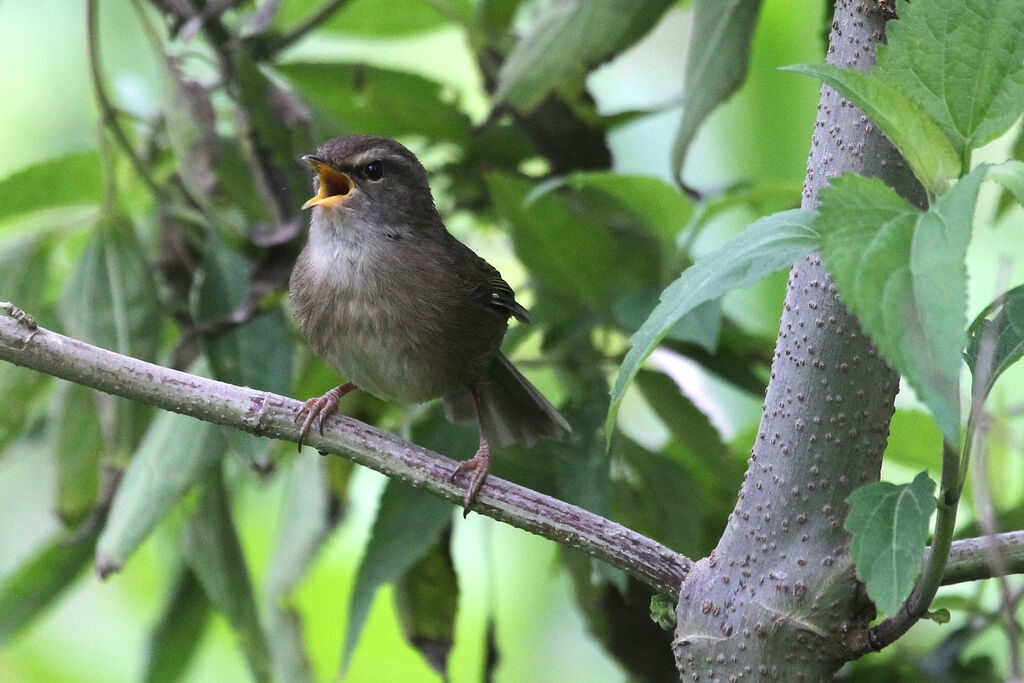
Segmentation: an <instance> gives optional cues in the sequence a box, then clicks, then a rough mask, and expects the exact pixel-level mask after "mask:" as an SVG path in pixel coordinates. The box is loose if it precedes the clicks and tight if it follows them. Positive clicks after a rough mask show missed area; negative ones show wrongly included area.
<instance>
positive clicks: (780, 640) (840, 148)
mask: <svg viewBox="0 0 1024 683" xmlns="http://www.w3.org/2000/svg"><path fill="white" fill-rule="evenodd" d="M885 20H886V15H885V14H884V13H883V12H882V11H881V10H880V9H879V6H878V4H877V3H876V2H875V1H874V0H838V1H837V2H836V6H835V15H834V22H833V24H832V32H831V34H830V36H829V50H828V58H827V61H828V62H829V63H831V64H836V65H839V66H843V67H851V68H856V69H860V70H863V71H866V70H867V69H868V68H869V67H870V65H871V64H872V63H873V62H874V54H875V46H876V45H877V44H878V43H880V42H881V41H882V39H883V36H884V28H885ZM845 171H854V172H857V173H860V174H861V175H865V176H872V177H879V178H882V179H883V180H885V181H886V182H887V183H888V184H889V185H891V186H892V187H893V188H894V189H895V190H896V191H897V192H898V193H899V194H900V195H901V196H903V197H904V198H906V199H908V200H909V201H911V202H913V203H915V204H917V205H918V206H923V205H924V202H925V201H926V196H925V193H924V191H923V189H922V188H921V186H920V184H919V183H917V181H916V180H915V179H914V177H913V175H912V174H911V172H910V171H909V169H908V168H907V165H906V163H905V161H904V160H903V159H902V158H901V157H900V155H899V154H898V152H897V151H896V150H895V149H894V148H893V147H892V145H891V144H890V143H889V142H888V141H887V140H886V139H885V138H884V137H883V136H882V135H881V134H880V133H879V132H878V130H877V129H875V128H874V127H873V126H871V125H870V123H869V121H868V119H867V117H866V116H864V114H863V113H862V112H861V111H860V110H858V109H857V108H855V107H854V106H853V105H851V104H850V103H849V102H847V101H845V100H843V99H842V98H840V97H839V96H838V95H837V94H836V93H835V91H833V90H832V89H831V88H828V87H823V88H822V90H821V96H820V101H819V105H818V119H817V121H816V122H815V128H814V133H813V136H812V142H811V154H810V158H809V160H808V166H807V177H806V181H805V184H804V196H803V202H802V206H803V208H806V209H815V208H816V207H817V192H818V190H819V189H820V188H821V187H822V186H824V185H825V184H827V183H828V180H829V179H830V178H831V177H834V176H836V175H839V174H840V173H843V172H845ZM898 381H899V377H898V375H897V374H896V373H895V372H893V371H892V370H891V369H890V368H889V367H888V366H887V365H886V364H885V362H884V361H883V360H882V359H881V358H880V357H879V355H878V353H877V351H876V350H875V348H874V347H873V346H872V344H871V342H870V340H869V339H868V338H867V337H866V336H865V335H864V334H863V333H862V332H861V330H860V327H859V325H858V322H857V320H856V318H854V317H853V316H852V315H851V314H850V313H849V312H848V311H847V310H846V308H845V307H844V306H843V304H842V302H841V301H840V300H839V296H838V294H837V292H836V289H835V286H834V285H833V283H832V281H831V279H830V277H829V275H828V273H827V272H826V270H825V268H824V266H823V265H822V262H821V258H820V256H818V255H812V256H811V257H809V258H808V259H806V260H805V261H803V262H801V263H798V264H797V265H795V266H794V267H793V269H792V271H791V273H790V279H789V284H788V288H787V295H786V301H785V310H784V311H783V314H782V319H781V322H780V330H779V337H778V341H777V344H776V349H775V357H774V359H773V362H772V374H771V381H770V382H769V385H768V390H767V393H766V396H765V404H764V409H763V415H762V419H761V426H760V429H759V432H758V437H757V440H756V443H755V444H754V448H753V452H752V454H751V457H750V462H749V466H748V469H747V474H746V479H745V481H744V484H743V487H742V489H741V490H740V493H739V500H738V502H737V504H736V507H735V508H734V510H733V513H732V515H731V516H730V519H729V523H728V525H727V527H726V530H725V533H724V534H723V536H722V538H721V540H720V542H719V544H718V547H717V548H716V549H715V551H714V552H713V553H712V554H711V556H710V557H709V558H706V559H704V560H701V561H700V562H697V563H696V564H695V565H694V567H693V569H692V571H690V572H689V573H688V574H687V576H686V579H685V580H684V582H683V587H682V591H681V597H680V601H679V605H678V609H677V629H676V638H675V641H674V643H673V645H674V649H675V654H676V664H677V666H678V668H679V671H680V673H681V674H682V675H683V676H684V677H686V678H690V677H694V678H697V677H704V676H706V678H707V680H723V681H724V680H736V679H738V678H740V677H743V676H747V675H749V674H750V673H751V672H753V671H759V672H760V673H761V675H762V676H772V677H776V678H785V679H786V680H823V679H827V678H830V677H831V676H832V675H833V674H834V673H835V672H836V671H837V670H838V669H839V667H840V666H842V664H843V663H844V662H845V661H847V660H849V659H852V658H854V657H856V656H857V655H858V654H859V653H861V652H864V651H865V648H867V647H868V646H869V645H868V626H869V624H870V621H871V619H872V618H873V617H874V612H875V611H874V607H873V605H872V604H871V602H870V601H869V600H868V599H867V596H866V595H865V593H864V590H863V586H862V585H861V584H860V583H859V582H858V581H857V578H856V574H855V571H854V566H853V563H852V561H851V560H850V557H849V543H850V536H849V534H848V533H847V532H846V531H845V529H844V528H843V521H844V520H845V518H846V514H847V512H848V509H849V506H848V505H847V504H846V502H845V501H846V498H847V497H848V496H849V495H850V493H851V492H852V491H853V490H854V489H855V488H857V487H858V486H860V485H862V484H865V483H868V482H871V481H877V480H878V478H879V472H880V467H881V461H882V454H883V452H884V450H885V445H886V440H887V437H888V431H889V421H890V420H891V418H892V413H893V399H894V398H895V395H896V392H897V390H898V386H899V384H898ZM783 666H784V667H785V669H784V670H783V668H782V667H783ZM783 671H784V673H783Z"/></svg>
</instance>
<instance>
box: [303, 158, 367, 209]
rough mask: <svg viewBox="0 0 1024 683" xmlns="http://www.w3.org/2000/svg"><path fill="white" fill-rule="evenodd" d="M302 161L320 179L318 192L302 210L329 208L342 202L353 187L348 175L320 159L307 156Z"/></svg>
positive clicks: (353, 184)
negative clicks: (311, 168) (306, 162)
mask: <svg viewBox="0 0 1024 683" xmlns="http://www.w3.org/2000/svg"><path fill="white" fill-rule="evenodd" d="M302 159H303V161H308V162H309V165H310V166H312V167H313V170H314V171H316V174H317V176H318V177H319V178H320V191H319V192H317V194H316V196H315V197H312V198H310V199H309V200H307V201H306V203H305V204H303V205H302V208H303V209H308V208H310V207H311V206H329V205H331V204H334V203H335V202H339V201H344V199H345V198H346V197H347V196H348V195H349V193H350V192H351V191H352V188H354V187H355V183H353V182H352V178H350V177H349V176H348V174H345V173H342V172H341V171H339V170H337V169H336V168H334V167H333V166H331V165H330V164H328V163H327V162H326V161H324V160H323V159H321V158H320V157H317V156H313V155H312V154H307V155H306V156H304V157H302Z"/></svg>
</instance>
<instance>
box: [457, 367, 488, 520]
mask: <svg viewBox="0 0 1024 683" xmlns="http://www.w3.org/2000/svg"><path fill="white" fill-rule="evenodd" d="M470 393H472V394H473V406H474V407H475V408H476V421H477V424H478V425H479V426H480V448H478V449H477V451H476V455H474V456H473V457H472V458H470V459H469V460H466V461H464V462H461V463H459V466H458V467H456V468H455V471H454V472H452V481H455V479H456V478H458V476H459V475H460V474H462V473H463V472H472V475H471V476H470V478H469V486H467V487H466V496H465V498H463V499H462V501H463V511H462V516H463V517H466V516H467V515H469V511H470V509H471V508H472V507H473V502H474V501H475V500H476V495H477V493H479V492H480V488H481V487H482V486H483V485H484V480H485V479H486V478H487V471H488V469H490V466H491V448H490V446H489V445H488V444H487V435H486V434H485V433H484V418H483V406H482V405H481V404H480V394H479V392H478V390H477V388H476V386H472V387H470Z"/></svg>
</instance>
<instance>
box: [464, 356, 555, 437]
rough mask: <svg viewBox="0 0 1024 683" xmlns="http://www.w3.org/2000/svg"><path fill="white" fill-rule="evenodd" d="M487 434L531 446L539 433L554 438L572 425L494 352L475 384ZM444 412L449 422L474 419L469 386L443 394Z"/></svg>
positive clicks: (506, 359) (509, 363)
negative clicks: (484, 372) (489, 362)
mask: <svg viewBox="0 0 1024 683" xmlns="http://www.w3.org/2000/svg"><path fill="white" fill-rule="evenodd" d="M476 386H477V390H478V392H479V395H480V404H481V410H482V413H483V429H484V433H485V434H486V435H487V438H488V439H489V440H491V441H493V442H495V443H497V445H499V446H504V445H507V444H510V443H521V444H523V445H524V446H532V445H533V443H534V442H535V441H536V440H537V439H538V438H541V437H546V438H553V439H557V438H558V437H560V436H562V434H565V433H566V432H571V431H572V428H571V427H570V426H569V423H568V422H566V420H565V418H564V417H562V415H561V414H560V413H559V412H558V410H556V409H555V407H554V406H553V405H551V402H550V401H548V400H547V399H546V398H544V394H542V393H540V391H538V390H537V387H535V386H533V385H532V384H530V381H529V380H528V379H526V378H525V377H523V375H522V373H520V372H519V371H518V370H516V368H515V366H514V365H512V363H511V362H510V361H509V359H508V358H505V356H504V355H502V354H500V353H499V354H498V355H497V356H496V357H495V358H494V360H493V361H491V364H490V366H488V368H487V374H486V376H485V377H484V379H483V380H482V381H481V382H480V383H479V384H477V385H476ZM444 412H445V415H446V416H447V417H448V419H449V420H451V421H452V422H469V421H473V420H476V410H475V408H474V407H473V396H472V393H471V392H470V390H469V389H464V390H462V391H459V392H457V393H454V394H451V395H449V396H445V397H444Z"/></svg>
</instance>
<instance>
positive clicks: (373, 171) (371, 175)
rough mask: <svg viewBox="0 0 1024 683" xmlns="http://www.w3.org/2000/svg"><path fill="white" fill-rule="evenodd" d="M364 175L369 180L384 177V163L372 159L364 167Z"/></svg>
mask: <svg viewBox="0 0 1024 683" xmlns="http://www.w3.org/2000/svg"><path fill="white" fill-rule="evenodd" d="M363 175H365V176H366V178H367V180H380V179H381V178H383V177H384V164H382V163H381V162H379V161H371V162H370V163H368V164H367V165H366V166H364V167H363Z"/></svg>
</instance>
